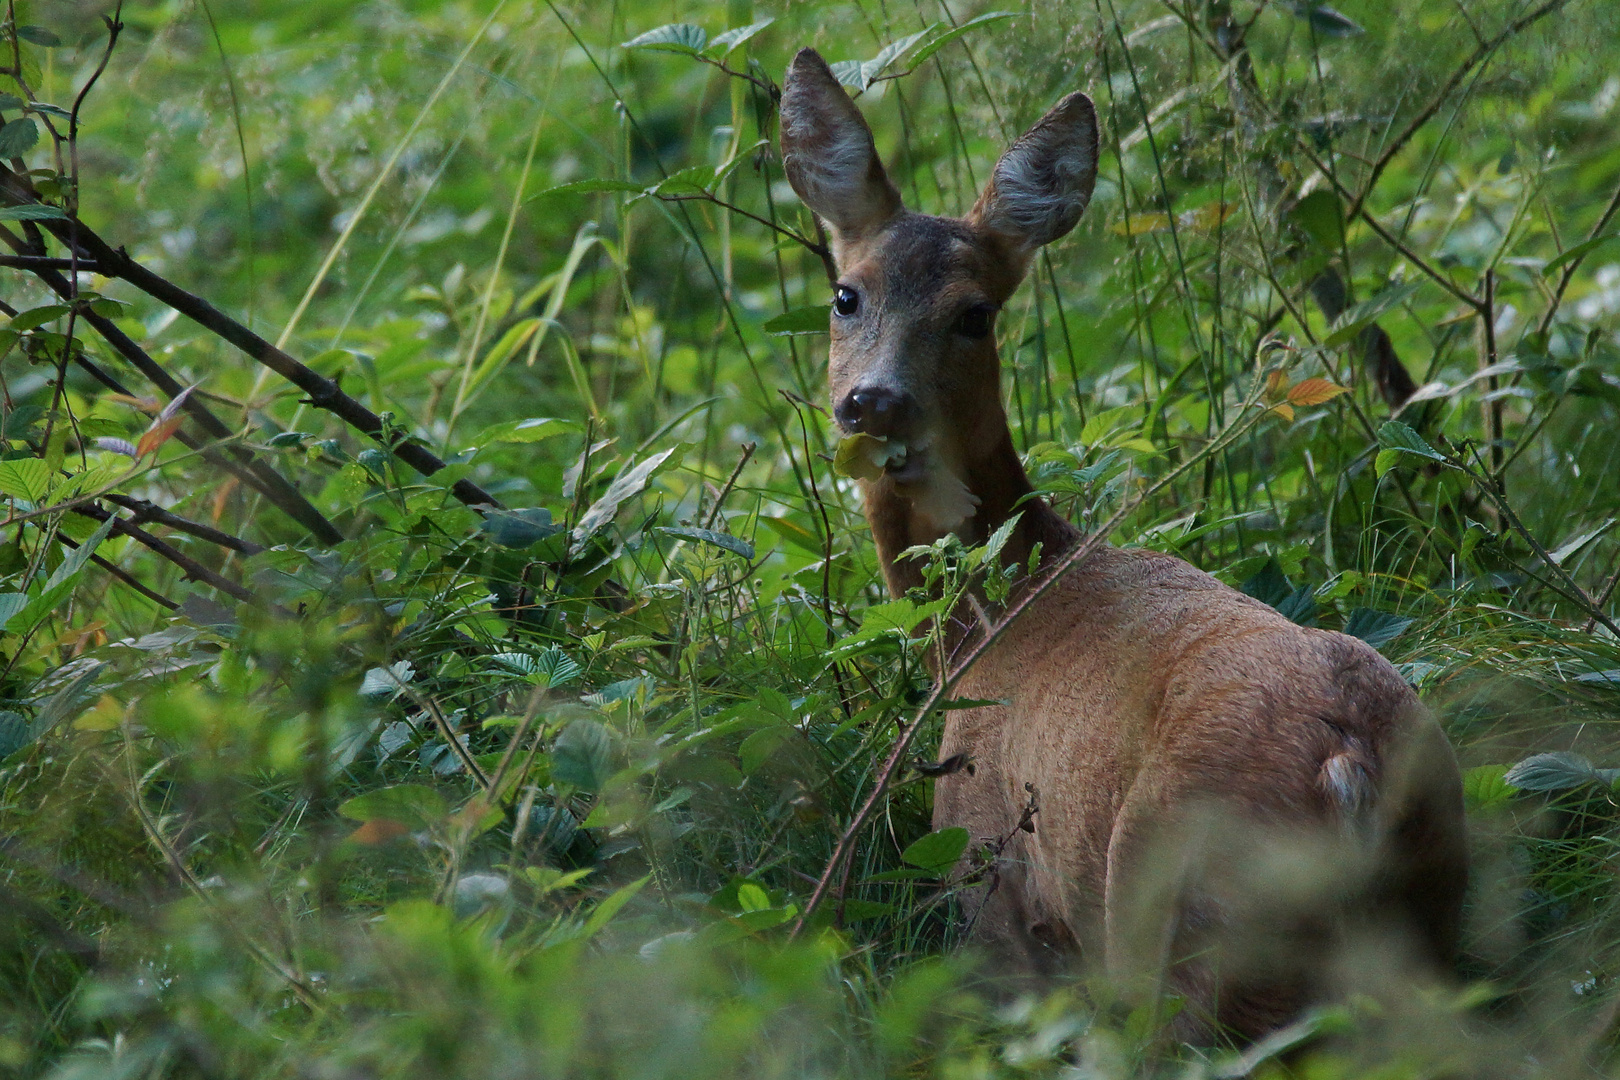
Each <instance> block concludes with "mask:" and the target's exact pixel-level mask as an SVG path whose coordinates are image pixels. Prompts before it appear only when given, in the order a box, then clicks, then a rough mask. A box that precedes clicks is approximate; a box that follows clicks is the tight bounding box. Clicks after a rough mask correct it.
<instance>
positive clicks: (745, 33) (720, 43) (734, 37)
mask: <svg viewBox="0 0 1620 1080" xmlns="http://www.w3.org/2000/svg"><path fill="white" fill-rule="evenodd" d="M775 21H776V20H775V19H761V20H760V21H759V22H757V23H749V24H748V25H747V26H734V27H732V28H731V29H730V30H727V31H726V32H725V33H723V34H716V35H715V38H714V40H713V41H711V42H709V44H708V47H707V48H705V49H704V50H703V53H704V55H706V56H726V55H727V54H729V53H730V52H731V50H733V49H735V48H736V47H737V46H739V45H741V44H742V43H743V42H745V41H747V40H748V39H749V38H751V37H753V36H754V35H755V34H757V33H759V32H760V31H761V30H763V29H765V28H766V27H767V26H769V25H771V23H773V22H775Z"/></svg>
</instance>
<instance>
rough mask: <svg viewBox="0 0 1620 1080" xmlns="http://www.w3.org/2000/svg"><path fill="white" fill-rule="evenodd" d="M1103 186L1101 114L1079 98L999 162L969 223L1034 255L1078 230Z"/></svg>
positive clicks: (1064, 102) (1070, 100) (1056, 109)
mask: <svg viewBox="0 0 1620 1080" xmlns="http://www.w3.org/2000/svg"><path fill="white" fill-rule="evenodd" d="M1096 184H1097V111H1096V110H1095V109H1093V108H1092V106H1091V99H1090V98H1088V97H1086V95H1084V94H1082V93H1078V92H1076V93H1073V94H1070V95H1069V96H1068V97H1066V98H1064V99H1063V100H1062V101H1060V102H1058V103H1057V104H1056V105H1054V106H1052V111H1051V112H1049V113H1047V114H1046V115H1045V116H1043V117H1041V119H1040V122H1039V123H1037V124H1036V125H1035V126H1034V127H1032V128H1030V129H1029V130H1028V131H1026V132H1024V134H1022V135H1020V136H1019V137H1018V141H1017V142H1015V143H1013V144H1012V146H1010V147H1008V148H1007V152H1006V153H1005V154H1002V155H1001V160H1000V161H998V162H996V169H995V172H994V173H992V174H991V176H990V183H989V184H988V185H986V186H985V189H984V193H983V194H981V195H980V196H979V201H978V202H976V203H974V204H973V210H972V212H970V213H969V214H968V220H969V221H971V222H973V223H975V224H977V225H980V226H983V227H984V228H987V229H990V230H992V231H994V232H998V233H1001V234H1002V235H1004V236H1006V237H1008V238H1009V239H1011V240H1013V241H1014V242H1015V243H1017V244H1018V245H1019V246H1020V247H1022V248H1023V250H1024V251H1025V253H1033V252H1034V251H1035V249H1036V248H1038V247H1040V246H1042V245H1043V244H1050V243H1051V242H1052V241H1054V240H1056V239H1058V238H1059V237H1061V236H1064V235H1065V234H1067V233H1068V231H1069V230H1070V229H1072V228H1074V226H1075V223H1076V222H1078V221H1079V220H1080V215H1081V214H1083V213H1085V211H1086V204H1087V203H1089V202H1090V201H1091V191H1092V188H1094V187H1095V186H1096Z"/></svg>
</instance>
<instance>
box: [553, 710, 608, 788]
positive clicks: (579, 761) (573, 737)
mask: <svg viewBox="0 0 1620 1080" xmlns="http://www.w3.org/2000/svg"><path fill="white" fill-rule="evenodd" d="M612 775H613V738H612V736H610V735H609V734H608V730H607V728H605V727H603V726H602V725H601V724H599V723H597V722H596V721H595V720H589V719H584V718H581V719H579V720H575V721H574V722H573V723H571V724H569V725H568V726H567V727H566V728H564V729H563V732H562V734H561V735H559V736H557V742H556V745H554V746H553V747H552V748H551V777H552V779H553V780H560V781H562V782H563V783H565V784H572V785H573V786H574V787H576V788H579V789H580V790H581V791H590V792H596V791H601V790H602V788H603V786H604V785H606V784H607V781H608V777H610V776H612Z"/></svg>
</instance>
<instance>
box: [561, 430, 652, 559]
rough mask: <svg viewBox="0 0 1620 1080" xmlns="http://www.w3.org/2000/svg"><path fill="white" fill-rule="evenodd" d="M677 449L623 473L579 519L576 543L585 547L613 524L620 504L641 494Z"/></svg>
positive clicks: (575, 531) (575, 533)
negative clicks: (583, 544) (593, 537)
mask: <svg viewBox="0 0 1620 1080" xmlns="http://www.w3.org/2000/svg"><path fill="white" fill-rule="evenodd" d="M676 449H677V448H676V447H673V446H672V447H670V448H669V449H668V450H664V451H662V452H660V453H657V454H654V455H652V456H651V457H649V458H646V459H644V460H643V461H642V462H641V463H640V464H638V465H635V466H633V467H631V468H628V469H625V470H624V471H623V472H621V473H620V474H619V475H618V477H617V478H615V479H614V481H613V483H611V484H609V485H608V489H607V491H606V492H604V493H603V494H602V497H601V498H600V499H597V500H596V501H595V502H594V503H592V504H591V506H590V509H588V510H586V511H585V513H584V514H583V515H582V516H581V517H580V519H579V525H578V527H576V528H575V529H574V541H575V543H583V542H584V541H586V540H588V539H590V538H591V537H592V536H595V535H596V534H597V533H598V532H600V531H601V530H602V529H603V528H604V527H605V526H606V525H607V524H608V523H609V522H611V521H612V520H613V517H614V515H615V514H617V513H618V512H619V506H620V504H622V503H623V502H624V501H625V500H626V499H630V498H633V497H634V496H636V495H639V494H641V492H642V491H643V490H645V488H646V487H647V485H648V484H649V483H651V482H652V478H653V474H654V473H656V472H657V471H658V470H659V469H660V468H662V467H663V465H664V463H665V462H667V461H669V460H670V456H671V455H672V454H674V453H675V450H676Z"/></svg>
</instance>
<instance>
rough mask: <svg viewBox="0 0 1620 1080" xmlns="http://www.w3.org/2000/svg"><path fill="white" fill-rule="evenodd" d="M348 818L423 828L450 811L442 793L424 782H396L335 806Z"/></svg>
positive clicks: (446, 815) (430, 825)
mask: <svg viewBox="0 0 1620 1080" xmlns="http://www.w3.org/2000/svg"><path fill="white" fill-rule="evenodd" d="M338 813H340V814H342V815H343V816H344V817H346V818H349V819H350V820H351V821H397V822H398V823H399V824H401V825H404V826H406V827H407V828H409V829H412V830H419V829H426V828H430V827H432V826H434V825H437V824H438V823H439V822H441V821H443V820H444V819H445V818H446V817H448V816H449V814H450V804H449V803H447V802H445V799H444V796H443V795H440V794H439V793H438V792H437V791H435V790H434V789H433V788H430V787H427V786H425V785H423V784H399V785H397V786H395V787H386V788H379V789H378V790H376V791H368V792H366V793H365V794H364V795H357V796H355V797H354V798H352V799H350V800H349V801H348V802H346V803H344V804H343V805H341V806H339V807H338Z"/></svg>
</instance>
